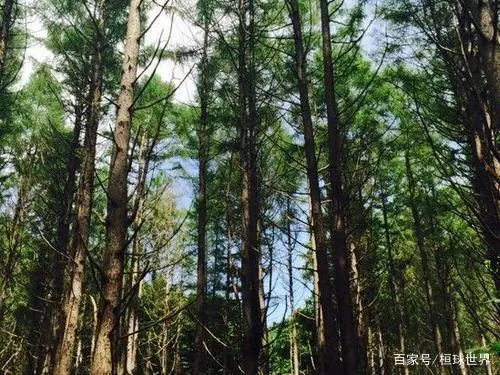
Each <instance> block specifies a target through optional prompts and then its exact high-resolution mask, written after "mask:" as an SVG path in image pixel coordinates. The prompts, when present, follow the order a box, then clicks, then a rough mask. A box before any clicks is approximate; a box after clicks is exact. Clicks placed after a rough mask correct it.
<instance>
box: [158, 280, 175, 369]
mask: <svg viewBox="0 0 500 375" xmlns="http://www.w3.org/2000/svg"><path fill="white" fill-rule="evenodd" d="M164 280H165V299H164V301H163V304H164V315H165V316H168V314H169V313H170V304H169V298H170V295H169V289H170V281H169V276H168V273H167V274H165V276H164ZM170 325H171V324H170V322H169V321H167V320H166V321H165V322H163V326H162V332H161V350H160V368H161V371H160V373H161V375H167V374H169V373H171V372H170V371H168V365H169V362H168V352H169V345H168V343H169V340H170V337H169V334H170ZM174 366H175V365H174Z"/></svg>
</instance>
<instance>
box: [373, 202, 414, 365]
mask: <svg viewBox="0 0 500 375" xmlns="http://www.w3.org/2000/svg"><path fill="white" fill-rule="evenodd" d="M380 198H381V201H382V215H383V219H384V236H385V247H386V250H387V260H388V264H389V269H388V271H387V278H388V281H389V288H390V290H391V294H392V296H393V297H394V304H393V305H392V309H393V314H394V318H395V320H396V326H397V336H398V345H399V347H398V350H399V353H406V345H405V337H404V328H403V323H404V313H403V309H402V308H401V300H400V292H399V286H398V283H397V282H396V280H395V278H396V277H397V276H396V269H395V267H394V256H393V253H392V250H393V249H392V242H391V230H390V227H389V219H388V212H387V211H388V209H387V197H386V196H385V195H384V194H383V193H382V194H381V197H380ZM400 373H404V375H409V373H410V371H409V368H408V366H407V365H406V364H405V365H404V366H403V369H402V371H400Z"/></svg>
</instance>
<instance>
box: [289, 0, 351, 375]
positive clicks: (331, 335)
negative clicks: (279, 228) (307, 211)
mask: <svg viewBox="0 0 500 375" xmlns="http://www.w3.org/2000/svg"><path fill="white" fill-rule="evenodd" d="M287 6H288V11H289V16H290V20H291V21H292V26H293V32H294V45H295V56H294V57H295V73H296V76H297V83H298V89H299V96H300V112H301V119H302V126H303V132H304V150H305V156H306V165H307V179H308V183H309V194H310V204H311V217H312V219H311V222H312V231H313V233H314V241H315V245H316V255H315V256H316V258H317V264H316V265H317V274H318V289H319V290H318V292H319V304H320V307H321V320H322V324H321V325H320V326H319V327H318V328H320V331H318V351H319V368H318V371H319V372H318V373H319V374H334V373H338V372H339V371H341V365H340V358H339V352H338V344H337V343H338V341H337V332H336V322H335V316H334V311H335V310H334V305H333V300H332V290H331V284H330V269H329V261H328V251H327V241H326V234H325V225H324V221H323V213H322V209H321V190H320V186H319V176H318V161H317V156H316V145H315V140H314V129H313V123H312V116H311V107H310V104H309V89H308V83H307V62H306V56H305V50H304V45H303V37H302V26H301V20H300V12H299V3H298V1H297V0H289V1H288V2H287Z"/></svg>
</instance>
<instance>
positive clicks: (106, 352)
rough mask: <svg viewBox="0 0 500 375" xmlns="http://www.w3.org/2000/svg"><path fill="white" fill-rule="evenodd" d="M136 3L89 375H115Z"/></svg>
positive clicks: (113, 158) (131, 14) (126, 58)
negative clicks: (95, 333)
mask: <svg viewBox="0 0 500 375" xmlns="http://www.w3.org/2000/svg"><path fill="white" fill-rule="evenodd" d="M140 3H141V1H140V0H131V1H130V8H129V15H128V23H127V35H126V41H125V48H124V53H123V55H124V57H123V65H122V76H121V82H120V93H119V95H118V99H117V104H118V111H117V114H116V126H115V131H114V136H113V140H114V144H113V152H112V155H111V162H110V170H109V182H108V191H107V196H108V205H107V212H108V214H107V218H106V248H105V251H104V267H103V269H104V277H103V284H102V295H101V299H100V301H99V313H98V320H97V337H96V342H95V348H94V353H93V355H92V369H91V373H92V374H93V375H100V374H114V373H115V372H116V363H117V360H116V359H117V358H116V356H117V343H118V339H119V337H118V333H119V329H118V327H119V320H120V299H121V291H122V278H123V262H124V254H125V248H126V236H127V228H128V223H127V212H128V210H127V174H128V143H129V138H130V123H131V117H132V103H133V93H134V85H135V80H136V77H137V63H138V58H139V44H140V36H141V25H140V11H139V6H140Z"/></svg>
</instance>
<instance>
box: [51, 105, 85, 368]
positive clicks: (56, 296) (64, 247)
mask: <svg viewBox="0 0 500 375" xmlns="http://www.w3.org/2000/svg"><path fill="white" fill-rule="evenodd" d="M82 119H83V110H82V104H81V103H80V102H79V101H78V99H77V103H76V105H75V125H74V127H73V136H72V139H71V143H70V145H69V148H68V159H67V162H66V183H65V185H64V191H63V196H62V202H63V204H62V211H61V214H60V216H59V220H58V222H57V233H56V244H57V245H56V248H57V251H58V253H56V254H55V255H54V268H53V272H52V275H51V276H49V279H50V281H49V283H50V284H51V285H50V291H49V293H50V297H51V300H53V301H54V305H53V306H52V307H51V310H52V311H51V312H50V313H51V320H50V327H51V329H50V331H49V334H50V337H49V345H48V348H49V350H48V353H47V367H48V368H49V373H51V372H52V371H53V366H54V364H55V358H56V347H57V343H58V324H59V322H60V321H61V319H62V318H63V317H62V316H61V312H62V306H61V305H60V303H61V302H62V299H63V296H64V285H65V283H64V280H65V278H64V277H65V270H66V266H67V264H68V258H67V257H68V248H69V245H70V241H69V240H70V224H71V216H72V212H73V197H74V190H75V182H76V173H77V169H78V148H79V146H80V133H81V128H82Z"/></svg>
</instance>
